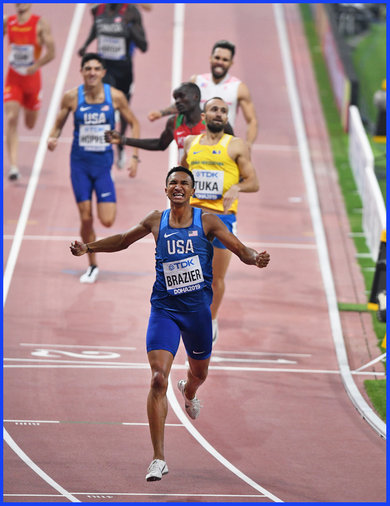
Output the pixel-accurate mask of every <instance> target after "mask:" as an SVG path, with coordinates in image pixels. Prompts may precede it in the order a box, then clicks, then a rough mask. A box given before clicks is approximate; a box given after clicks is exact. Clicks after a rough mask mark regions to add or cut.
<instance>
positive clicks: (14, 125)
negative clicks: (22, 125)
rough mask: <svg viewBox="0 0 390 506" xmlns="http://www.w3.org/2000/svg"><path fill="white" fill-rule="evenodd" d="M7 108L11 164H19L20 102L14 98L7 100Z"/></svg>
mask: <svg viewBox="0 0 390 506" xmlns="http://www.w3.org/2000/svg"><path fill="white" fill-rule="evenodd" d="M4 110H5V138H6V146H7V153H8V158H9V162H10V165H13V166H17V165H18V146H19V138H18V119H19V112H20V104H19V102H16V101H14V100H11V101H10V102H6V103H5V106H4Z"/></svg>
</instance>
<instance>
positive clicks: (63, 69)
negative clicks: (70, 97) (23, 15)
mask: <svg viewBox="0 0 390 506" xmlns="http://www.w3.org/2000/svg"><path fill="white" fill-rule="evenodd" d="M84 9H85V4H76V8H75V13H74V17H73V19H72V23H71V27H70V30H69V35H68V39H67V42H66V47H65V49H64V54H63V57H62V60H61V65H60V69H59V73H58V76H57V80H56V82H55V85H54V90H53V95H52V97H51V101H50V106H49V110H48V113H47V116H46V120H45V124H44V126H43V130H42V134H41V137H40V142H39V146H38V149H37V153H36V155H35V160H34V164H33V167H32V171H31V176H30V179H29V182H28V186H27V190H26V195H25V197H24V201H23V206H22V210H21V212H20V216H19V219H18V224H17V227H16V231H15V237H14V240H13V242H12V246H11V251H10V253H9V255H8V261H7V265H6V268H5V272H4V277H3V307H4V306H5V302H6V300H7V295H8V290H9V287H10V284H11V280H12V276H13V272H14V269H15V265H16V261H17V259H18V255H19V251H20V246H21V244H22V241H23V235H24V231H25V228H26V224H27V220H28V217H29V214H30V210H31V206H32V203H33V200H34V196H35V191H36V188H37V185H38V181H39V176H40V173H41V169H42V165H43V160H44V157H45V154H46V150H47V146H46V142H47V138H48V137H49V133H50V130H51V128H52V125H53V123H54V120H55V117H56V114H57V110H58V106H59V104H60V100H61V95H62V91H63V88H64V84H65V79H66V77H67V74H68V69H69V65H70V62H71V59H72V58H73V55H74V46H75V43H76V39H77V34H78V31H79V27H80V23H81V20H82V16H83V13H84Z"/></svg>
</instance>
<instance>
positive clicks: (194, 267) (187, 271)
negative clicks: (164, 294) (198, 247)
mask: <svg viewBox="0 0 390 506" xmlns="http://www.w3.org/2000/svg"><path fill="white" fill-rule="evenodd" d="M163 269H164V277H165V285H166V287H167V290H168V293H170V294H171V295H180V294H183V293H188V292H193V291H195V290H200V289H201V288H202V287H203V284H204V279H203V271H202V267H201V265H200V261H199V256H198V255H195V256H193V257H189V258H184V259H183V260H176V261H174V262H166V263H163Z"/></svg>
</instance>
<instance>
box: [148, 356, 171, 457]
mask: <svg viewBox="0 0 390 506" xmlns="http://www.w3.org/2000/svg"><path fill="white" fill-rule="evenodd" d="M173 358H174V357H173V355H172V353H170V352H169V351H166V350H152V351H149V353H148V360H149V364H150V369H151V372H152V381H151V383H150V390H149V395H148V400H147V411H148V420H149V430H150V437H151V439H152V445H153V459H161V460H165V457H164V429H165V420H166V417H167V413H168V400H167V389H168V376H169V373H170V371H171V367H172V363H173Z"/></svg>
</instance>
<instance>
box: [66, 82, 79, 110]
mask: <svg viewBox="0 0 390 506" xmlns="http://www.w3.org/2000/svg"><path fill="white" fill-rule="evenodd" d="M78 92H79V86H76V87H75V88H71V89H70V90H67V91H66V92H65V93H64V96H63V97H62V104H63V105H67V106H69V107H71V106H72V104H73V103H74V102H75V103H76V104H77V97H78Z"/></svg>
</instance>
